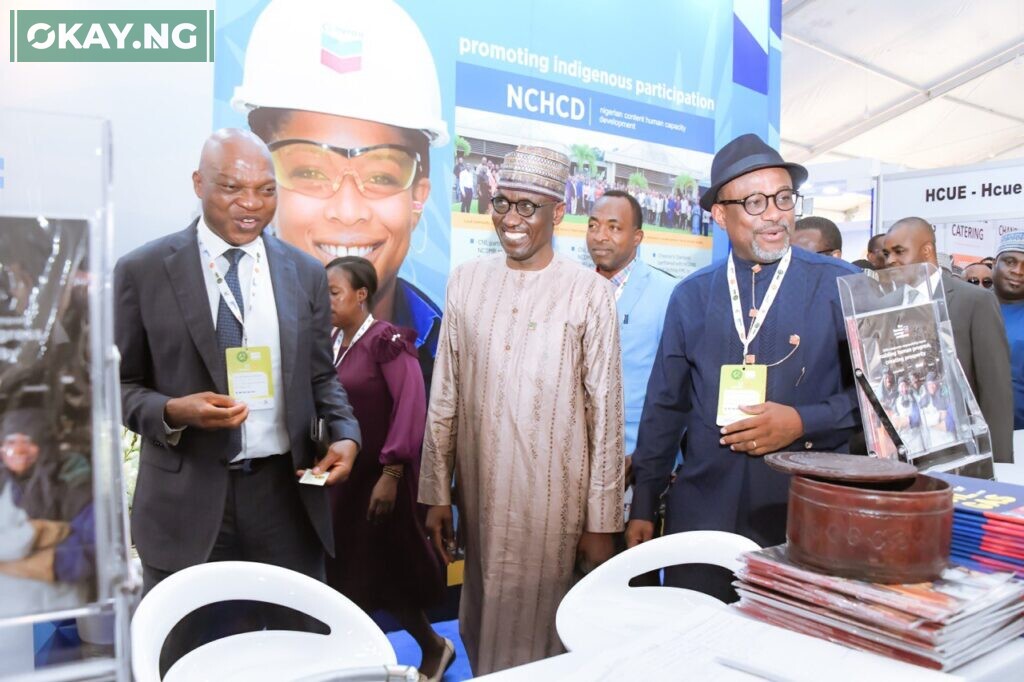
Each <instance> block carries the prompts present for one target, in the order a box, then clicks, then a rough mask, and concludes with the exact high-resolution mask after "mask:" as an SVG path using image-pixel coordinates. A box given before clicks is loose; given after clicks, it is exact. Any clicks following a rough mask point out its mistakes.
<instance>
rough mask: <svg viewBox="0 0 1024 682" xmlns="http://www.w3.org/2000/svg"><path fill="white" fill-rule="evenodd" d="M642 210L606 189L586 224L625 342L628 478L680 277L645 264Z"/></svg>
mask: <svg viewBox="0 0 1024 682" xmlns="http://www.w3.org/2000/svg"><path fill="white" fill-rule="evenodd" d="M642 226H643V209H642V208H641V206H640V203H639V202H638V201H637V200H636V198H634V197H633V196H632V195H630V194H628V193H626V192H623V191H622V190H615V189H613V190H608V191H607V192H605V193H604V194H603V195H602V196H601V198H600V199H598V200H597V201H596V202H595V203H594V209H593V211H592V212H591V214H590V220H589V221H588V223H587V250H588V251H589V252H590V257H591V258H592V259H593V261H594V264H595V265H596V266H597V272H598V273H599V274H601V275H603V276H604V277H607V278H608V280H609V281H610V282H611V284H612V286H613V287H614V288H615V301H616V307H617V309H618V315H619V338H620V342H621V344H622V389H623V395H624V397H625V423H626V433H625V444H626V451H625V453H624V454H625V455H626V482H627V484H628V483H630V482H631V473H632V472H631V465H632V456H633V449H634V448H635V447H636V434H637V430H638V429H639V428H640V415H641V413H642V412H643V409H644V398H645V397H646V395H647V380H648V378H649V377H650V376H651V367H652V366H653V365H654V356H655V355H656V353H657V351H658V343H659V342H660V341H661V330H662V327H663V325H664V323H665V310H666V308H668V299H669V297H670V296H671V295H672V290H673V289H674V288H675V286H676V284H677V283H678V280H676V278H674V277H672V276H671V275H669V274H668V273H666V272H664V271H663V270H659V269H658V268H655V267H653V266H651V265H648V264H647V263H645V262H644V261H643V260H642V259H641V258H640V257H639V256H638V255H637V250H638V249H639V247H640V243H641V242H642V241H643V239H644V231H643V227H642Z"/></svg>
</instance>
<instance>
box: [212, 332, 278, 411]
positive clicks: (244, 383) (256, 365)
mask: <svg viewBox="0 0 1024 682" xmlns="http://www.w3.org/2000/svg"><path fill="white" fill-rule="evenodd" d="M224 354H225V360H226V361H227V368H228V394H229V395H230V396H231V397H232V398H234V399H235V400H238V401H241V402H243V403H245V404H246V405H248V406H249V409H250V410H266V409H270V408H271V407H273V406H274V377H273V370H272V367H273V365H272V364H271V362H270V346H247V347H238V348H228V349H226V350H225V351H224Z"/></svg>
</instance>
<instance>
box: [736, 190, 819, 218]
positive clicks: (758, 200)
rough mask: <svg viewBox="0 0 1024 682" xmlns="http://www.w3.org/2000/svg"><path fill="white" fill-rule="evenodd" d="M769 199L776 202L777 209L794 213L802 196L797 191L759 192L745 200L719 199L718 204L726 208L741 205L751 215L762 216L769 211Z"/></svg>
mask: <svg viewBox="0 0 1024 682" xmlns="http://www.w3.org/2000/svg"><path fill="white" fill-rule="evenodd" d="M769 199H771V200H772V201H774V202H775V207H776V208H777V209H779V210H780V211H792V210H793V209H795V208H796V205H797V203H798V202H799V201H800V199H801V196H800V193H799V192H797V191H796V190H795V189H781V190H779V191H778V192H776V193H775V194H762V193H761V192H757V193H756V194H751V195H750V196H748V197H744V198H743V199H719V200H718V201H717V202H716V203H719V204H722V205H725V206H728V205H730V204H739V205H740V206H742V207H743V210H744V211H746V212H747V213H749V214H750V215H761V214H762V213H764V212H765V211H767V210H768V200H769ZM798 212H799V211H798Z"/></svg>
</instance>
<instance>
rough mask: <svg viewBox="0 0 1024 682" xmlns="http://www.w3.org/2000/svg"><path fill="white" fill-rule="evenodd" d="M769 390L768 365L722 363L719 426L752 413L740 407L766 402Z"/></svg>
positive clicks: (719, 388) (719, 390)
mask: <svg viewBox="0 0 1024 682" xmlns="http://www.w3.org/2000/svg"><path fill="white" fill-rule="evenodd" d="M767 390H768V367H767V366H766V365H722V377H721V381H720V382H719V385H718V420H717V424H718V425H719V426H726V425H727V424H732V423H733V422H737V421H739V420H741V419H746V418H747V417H749V416H750V415H749V414H747V413H745V412H743V411H742V410H741V409H740V405H743V406H745V407H749V406H750V405H759V404H761V403H763V402H764V398H765V393H766V392H767Z"/></svg>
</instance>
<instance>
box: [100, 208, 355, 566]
mask: <svg viewBox="0 0 1024 682" xmlns="http://www.w3.org/2000/svg"><path fill="white" fill-rule="evenodd" d="M196 224H197V221H194V222H193V223H192V224H191V225H190V226H189V227H188V228H186V229H185V230H183V231H181V232H177V233H175V234H172V235H169V236H167V237H163V238H161V239H157V240H155V241H152V242H150V243H148V244H146V245H144V246H142V247H140V248H138V249H136V250H135V251H132V252H131V253H129V254H128V255H126V256H124V257H123V258H121V260H119V261H118V263H117V266H116V268H115V269H114V286H115V296H116V299H115V300H116V310H115V330H114V332H115V339H116V342H117V346H118V349H119V350H120V353H121V406H122V411H123V419H124V424H125V426H127V427H128V428H129V429H131V430H132V431H135V432H136V433H139V434H141V435H142V437H143V438H142V454H141V461H140V465H139V478H138V482H137V484H136V489H135V499H134V504H133V509H132V535H133V537H134V539H135V542H136V545H137V546H138V548H139V554H140V556H141V557H142V558H143V561H144V562H145V563H146V564H147V565H151V566H154V567H156V568H158V569H161V570H165V571H176V570H178V569H181V568H184V567H186V566H191V565H194V564H198V563H202V562H204V561H206V559H207V557H208V556H209V554H210V550H211V549H212V548H213V544H214V541H215V540H216V537H217V532H218V530H219V528H220V523H221V518H222V516H223V513H224V501H225V495H226V493H227V486H228V476H229V473H228V470H227V468H226V467H225V464H227V457H226V455H225V454H224V453H225V449H226V447H227V444H228V432H227V431H225V430H213V431H207V430H203V429H198V428H191V427H190V428H187V429H185V431H184V432H182V434H181V438H180V440H179V442H178V444H177V445H174V446H172V445H169V444H168V443H167V438H166V433H165V431H164V422H163V418H164V405H165V404H166V403H167V400H168V399H169V398H171V397H181V396H184V395H188V394H191V393H199V392H202V391H214V392H217V393H221V394H226V393H227V392H228V391H227V375H226V369H225V362H224V355H223V354H222V353H220V352H218V349H217V339H216V332H215V330H214V325H213V320H212V315H211V312H210V304H209V302H208V299H207V293H206V285H205V283H204V280H203V272H202V266H201V264H200V259H199V244H198V239H197V232H196ZM263 239H264V244H265V246H266V252H267V261H268V265H269V267H270V278H271V281H272V283H273V287H274V300H275V301H276V304H277V315H278V320H279V323H280V336H281V370H282V375H283V381H284V386H283V387H278V389H277V390H278V391H279V395H281V396H283V398H284V401H285V406H286V416H285V419H286V422H287V430H288V436H289V439H290V441H291V458H292V460H293V463H294V465H295V467H296V468H306V467H310V466H312V464H313V460H314V456H315V449H314V444H313V442H312V440H311V439H310V436H309V432H310V429H309V423H310V419H311V417H312V416H313V415H314V414H316V415H319V416H321V417H323V418H325V419H326V420H327V421H328V424H329V426H330V430H331V436H332V439H333V440H341V439H351V440H354V441H356V442H357V443H358V442H359V440H360V435H359V425H358V423H357V422H356V420H355V417H354V416H353V414H352V409H351V407H350V406H349V404H348V399H347V397H346V395H345V392H344V390H343V389H342V388H341V385H340V384H339V383H338V379H337V375H336V373H335V371H334V367H333V364H332V362H331V360H332V358H331V341H330V332H331V318H330V299H329V296H328V291H327V278H326V276H325V273H324V268H323V266H321V265H320V263H318V262H317V261H316V260H314V259H313V258H311V257H309V256H307V255H306V254H304V253H302V252H301V251H299V250H297V249H295V248H293V247H291V246H289V245H287V244H284V243H282V242H280V241H278V240H277V239H275V238H274V237H271V236H269V235H264V237H263ZM294 485H296V486H297V487H298V488H299V494H300V496H301V499H302V502H303V504H304V505H305V508H306V511H307V513H308V514H309V518H310V521H311V522H312V524H313V527H314V528H315V529H316V532H317V534H318V535H319V537H320V540H321V541H322V542H323V545H324V548H325V549H326V550H327V552H328V553H331V554H333V553H334V538H333V534H332V532H331V522H330V514H329V509H328V501H327V491H326V490H324V489H323V488H318V487H315V486H308V485H299V484H298V483H297V482H295V483H294Z"/></svg>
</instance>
